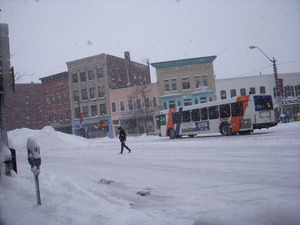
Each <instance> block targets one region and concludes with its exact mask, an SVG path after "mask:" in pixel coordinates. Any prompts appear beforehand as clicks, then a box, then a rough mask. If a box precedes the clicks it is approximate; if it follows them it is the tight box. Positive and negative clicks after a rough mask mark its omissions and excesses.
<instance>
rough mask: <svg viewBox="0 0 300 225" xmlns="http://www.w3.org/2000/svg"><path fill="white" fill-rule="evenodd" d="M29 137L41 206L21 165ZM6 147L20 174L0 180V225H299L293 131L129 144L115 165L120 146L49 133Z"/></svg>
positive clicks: (296, 130) (20, 136)
mask: <svg viewBox="0 0 300 225" xmlns="http://www.w3.org/2000/svg"><path fill="white" fill-rule="evenodd" d="M32 135H35V138H38V139H39V141H40V145H41V156H42V165H41V174H40V175H39V178H40V189H41V200H42V205H41V206H37V205H36V199H35V187H34V180H33V174H32V172H31V171H30V166H29V164H28V162H27V155H26V154H27V151H26V141H27V138H28V137H29V136H32ZM9 139H10V140H11V145H13V146H14V147H15V148H16V151H17V160H18V174H17V175H16V174H14V175H13V176H12V177H3V176H2V177H1V178H0V224H1V225H2V224H5V225H40V224H47V225H57V224H59V225H70V224H73V225H86V224H89V225H102V224H103V225H141V224H143V225H150V224H151V225H152V224H154V225H156V224H157V225H166V224H170V225H171V224H172V225H174V224H178V225H185V224H194V225H202V224H203V225H204V224H206V225H208V224H214V225H219V224H228V225H229V224H231V225H232V224H246V225H247V224H249V225H250V224H263V225H271V224H272V225H276V224H278V225H279V224H300V216H299V215H298V214H299V211H300V122H294V123H288V124H279V125H278V126H276V127H273V128H270V129H268V130H261V131H256V132H254V133H253V134H251V135H246V136H229V137H223V136H220V135H218V134H216V135H211V136H200V137H197V138H181V139H174V140H170V139H169V138H160V137H155V136H148V137H147V136H145V135H144V136H141V137H129V138H128V140H127V142H126V144H127V145H128V146H129V147H130V148H131V149H132V152H131V153H130V154H128V153H127V150H126V149H125V150H124V154H123V155H119V154H118V153H119V151H120V142H119V140H118V139H109V138H102V139H92V140H86V139H83V138H80V137H76V136H72V135H66V134H63V133H60V132H55V131H54V130H53V129H52V128H51V127H46V128H44V129H43V130H42V131H36V130H29V129H19V130H14V131H11V132H9ZM138 192H139V194H138ZM141 194H142V195H145V196H142V195H141Z"/></svg>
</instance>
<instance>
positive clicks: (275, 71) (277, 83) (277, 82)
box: [249, 46, 282, 114]
mask: <svg viewBox="0 0 300 225" xmlns="http://www.w3.org/2000/svg"><path fill="white" fill-rule="evenodd" d="M249 48H250V49H254V48H257V49H258V50H259V51H261V53H262V54H264V55H265V56H266V57H267V58H268V59H269V60H270V61H271V62H272V63H273V71H274V78H275V88H276V99H277V103H278V104H279V106H280V109H281V110H282V108H281V91H280V87H279V81H278V73H277V66H276V60H275V59H274V57H273V60H272V59H270V57H269V56H267V55H266V53H264V52H263V51H262V50H261V49H260V48H259V47H257V46H249ZM281 114H282V113H281Z"/></svg>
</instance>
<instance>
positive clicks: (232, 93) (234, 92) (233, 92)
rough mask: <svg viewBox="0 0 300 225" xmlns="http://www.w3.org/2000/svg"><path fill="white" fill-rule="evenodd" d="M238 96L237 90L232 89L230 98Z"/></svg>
mask: <svg viewBox="0 0 300 225" xmlns="http://www.w3.org/2000/svg"><path fill="white" fill-rule="evenodd" d="M235 96H236V90H235V89H231V90H230V97H231V98H233V97H235Z"/></svg>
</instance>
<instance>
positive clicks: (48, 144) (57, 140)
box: [8, 126, 90, 150]
mask: <svg viewBox="0 0 300 225" xmlns="http://www.w3.org/2000/svg"><path fill="white" fill-rule="evenodd" d="M8 137H9V143H10V147H12V148H15V149H20V150H21V149H26V143H27V139H28V138H29V137H34V139H36V140H38V142H39V144H40V147H41V149H43V150H47V149H48V150H49V149H73V148H80V147H86V146H88V145H89V144H90V141H89V140H88V139H85V138H83V137H79V136H75V135H71V134H65V133H62V132H58V131H55V130H54V129H53V128H52V127H51V126H46V127H44V128H43V129H42V130H31V129H27V128H22V129H17V130H13V131H10V132H8Z"/></svg>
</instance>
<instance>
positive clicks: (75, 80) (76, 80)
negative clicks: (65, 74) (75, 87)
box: [72, 73, 78, 84]
mask: <svg viewBox="0 0 300 225" xmlns="http://www.w3.org/2000/svg"><path fill="white" fill-rule="evenodd" d="M72 81H73V83H74V84H75V83H78V76H77V73H74V74H73V75H72Z"/></svg>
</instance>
